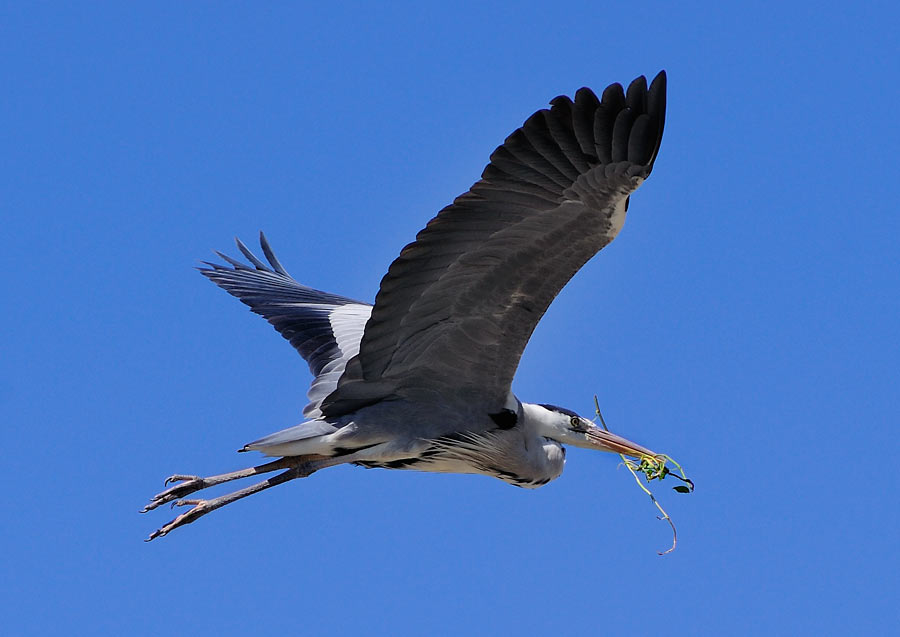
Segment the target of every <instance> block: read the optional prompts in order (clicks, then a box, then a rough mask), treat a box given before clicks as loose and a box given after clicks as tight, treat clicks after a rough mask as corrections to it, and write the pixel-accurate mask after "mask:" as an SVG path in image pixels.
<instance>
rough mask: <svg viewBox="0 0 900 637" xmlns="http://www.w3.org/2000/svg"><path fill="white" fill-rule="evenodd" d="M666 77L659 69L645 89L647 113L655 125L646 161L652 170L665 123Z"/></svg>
mask: <svg viewBox="0 0 900 637" xmlns="http://www.w3.org/2000/svg"><path fill="white" fill-rule="evenodd" d="M667 81H668V77H667V76H666V71H665V69H663V70H661V71H660V72H659V73H657V74H656V77H654V78H653V81H652V82H650V88H649V89H647V113H648V114H649V115H650V117H651V119H653V120H654V121H655V123H656V126H657V131H656V145H655V147H654V148H653V153H652V154H651V155H650V161H649V162H647V165H648V166H649V168H650V170H653V163H654V162H655V161H656V156H657V155H658V154H659V148H660V146H661V145H662V137H663V129H664V128H665V124H666V84H667ZM648 174H649V173H648Z"/></svg>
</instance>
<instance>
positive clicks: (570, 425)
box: [522, 403, 656, 458]
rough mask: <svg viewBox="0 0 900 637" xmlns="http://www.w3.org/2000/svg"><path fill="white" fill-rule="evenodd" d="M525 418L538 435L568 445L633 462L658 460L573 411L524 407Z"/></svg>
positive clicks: (643, 448)
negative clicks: (622, 457) (629, 459)
mask: <svg viewBox="0 0 900 637" xmlns="http://www.w3.org/2000/svg"><path fill="white" fill-rule="evenodd" d="M522 407H523V408H524V410H525V418H526V420H527V421H529V422H530V423H532V424H533V426H534V427H535V429H536V431H537V433H538V434H540V435H542V436H545V437H547V438H551V439H552V440H555V441H557V442H559V443H562V444H565V445H572V446H573V447H582V448H584V449H597V450H599V451H609V452H612V453H621V454H625V455H626V456H631V457H632V458H639V457H641V456H645V455H646V456H655V455H656V454H654V453H653V452H652V451H650V450H649V449H647V448H645V447H642V446H641V445H639V444H637V443H634V442H631V441H630V440H627V439H625V438H623V437H621V436H617V435H616V434H614V433H610V432H609V431H607V430H606V429H604V428H602V427H598V426H597V425H595V424H594V423H593V422H591V421H590V420H588V419H586V418H582V417H581V416H579V415H578V414H576V413H575V412H574V411H571V410H569V409H565V408H564V407H557V406H555V405H535V404H530V403H523V404H522Z"/></svg>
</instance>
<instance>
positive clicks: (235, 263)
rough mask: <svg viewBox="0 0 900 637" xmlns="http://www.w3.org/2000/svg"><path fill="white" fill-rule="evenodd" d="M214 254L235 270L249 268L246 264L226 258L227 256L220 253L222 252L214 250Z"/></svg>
mask: <svg viewBox="0 0 900 637" xmlns="http://www.w3.org/2000/svg"><path fill="white" fill-rule="evenodd" d="M215 253H216V254H217V255H218V256H219V258H220V259H222V260H223V261H225V262H227V263H229V264H231V266H232V267H233V268H234V269H235V270H249V269H250V268H249V267H248V266H247V264H246V263H241V262H240V261H238V260H237V259H232V258H231V257H230V256H228V255H227V254H224V253H222V252H219V251H218V250H216V251H215Z"/></svg>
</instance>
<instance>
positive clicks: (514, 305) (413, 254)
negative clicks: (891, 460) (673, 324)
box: [322, 72, 666, 415]
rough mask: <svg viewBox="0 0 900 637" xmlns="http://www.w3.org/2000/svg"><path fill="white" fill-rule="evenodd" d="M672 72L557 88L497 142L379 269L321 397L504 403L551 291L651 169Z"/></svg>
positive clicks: (331, 401)
mask: <svg viewBox="0 0 900 637" xmlns="http://www.w3.org/2000/svg"><path fill="white" fill-rule="evenodd" d="M665 89H666V76H665V73H664V72H661V73H660V74H659V75H657V76H656V78H655V79H654V80H653V82H652V84H651V85H650V88H649V90H648V88H647V81H646V79H645V78H644V77H639V78H637V79H636V80H634V81H633V82H632V83H631V85H630V86H629V87H628V90H627V92H626V91H624V90H623V89H622V86H621V85H619V84H613V85H611V86H609V87H608V88H607V89H606V90H605V91H604V92H603V95H602V99H600V100H598V99H597V97H596V96H595V95H594V93H592V92H591V91H590V90H589V89H586V88H582V89H580V90H579V91H578V92H577V93H576V94H575V100H574V102H573V101H572V100H571V99H569V98H568V97H557V98H556V99H554V100H553V101H552V102H551V104H552V107H551V108H550V109H549V110H546V109H545V110H540V111H538V112H537V113H535V114H534V115H532V116H531V117H530V118H528V120H527V121H526V122H525V124H524V125H523V126H522V127H521V128H520V129H518V130H516V131H515V132H514V133H513V134H512V135H510V136H509V137H508V138H507V139H506V141H505V142H504V143H503V145H502V146H500V147H499V148H497V150H495V151H494V153H493V154H492V155H491V161H490V164H488V166H487V167H486V168H485V170H484V173H483V174H482V177H481V180H480V181H478V182H477V183H476V184H475V185H474V186H472V188H471V189H470V190H469V192H467V193H465V194H463V195H461V196H460V197H458V198H457V199H456V200H455V201H454V202H453V204H451V205H450V206H447V207H446V208H444V209H443V210H442V211H441V212H440V213H439V214H438V215H437V216H436V217H435V218H434V219H432V220H431V222H429V223H428V225H427V226H426V227H425V229H424V230H422V231H421V232H420V233H419V234H418V235H417V237H416V240H415V241H414V242H413V243H411V244H409V245H408V246H406V247H405V248H404V249H403V251H402V252H401V253H400V256H399V257H397V259H396V260H395V261H394V262H393V263H392V264H391V266H390V269H389V270H388V273H387V275H386V276H385V277H384V279H382V281H381V288H380V290H379V292H378V296H377V297H376V299H375V308H374V310H373V312H372V317H371V319H370V320H369V323H368V325H367V326H366V330H365V334H364V336H363V339H362V343H361V346H360V351H359V355H358V356H356V357H355V358H354V359H353V360H351V361H350V362H349V363H348V364H347V367H346V371H345V372H344V375H343V376H342V377H341V379H340V382H339V383H338V387H337V389H336V390H335V391H334V393H332V394H331V395H330V396H328V397H327V398H326V399H325V401H324V402H323V404H322V411H323V412H324V413H325V414H326V415H339V414H342V413H346V412H349V411H352V410H354V409H357V408H359V407H360V406H362V405H365V404H368V403H372V402H375V401H377V400H380V399H382V398H385V397H388V396H392V395H400V396H415V397H417V398H418V399H420V400H422V399H426V398H427V397H428V396H433V395H436V394H437V393H439V394H440V395H441V396H442V400H445V401H447V400H453V398H454V397H458V399H459V400H460V401H465V402H466V403H468V404H471V403H472V402H473V401H479V404H481V405H483V406H484V408H485V409H489V410H499V409H500V408H502V406H503V404H504V402H505V400H506V398H507V395H508V392H509V388H510V385H511V383H512V379H513V375H514V374H515V371H516V367H517V366H518V363H519V359H520V357H521V355H522V351H523V350H524V348H525V345H526V344H527V342H528V339H529V338H530V337H531V334H532V332H533V331H534V328H535V326H536V325H537V323H538V321H539V320H540V319H541V317H542V316H543V315H544V312H545V311H546V310H547V307H548V306H549V305H550V302H551V301H552V300H553V299H554V298H555V297H556V295H557V294H558V293H559V291H560V290H561V289H562V287H563V286H564V285H565V284H566V283H567V282H568V281H569V279H570V278H571V277H572V276H573V275H574V274H575V272H577V271H578V270H579V268H581V266H583V265H584V264H585V263H586V262H587V261H588V259H590V258H591V257H592V256H593V255H595V254H596V253H597V252H598V251H599V250H600V249H601V248H603V247H604V246H605V245H606V244H607V243H609V242H610V241H611V240H612V239H613V238H614V237H615V236H616V234H617V233H618V232H619V230H620V229H621V227H622V223H623V222H624V217H625V210H626V208H627V204H628V197H629V195H630V194H631V193H632V192H634V190H635V189H637V187H638V186H639V185H640V184H641V183H642V182H643V180H644V179H646V178H647V176H648V175H649V174H650V171H651V169H652V167H653V162H654V160H655V159H656V155H657V152H658V151H659V145H660V140H661V138H662V132H663V123H664V119H665Z"/></svg>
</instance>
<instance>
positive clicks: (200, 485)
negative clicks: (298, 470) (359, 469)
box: [141, 456, 325, 513]
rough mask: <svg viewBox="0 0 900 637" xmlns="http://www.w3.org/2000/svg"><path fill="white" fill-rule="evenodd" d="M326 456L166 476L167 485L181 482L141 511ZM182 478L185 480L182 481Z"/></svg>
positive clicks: (288, 459) (281, 459)
mask: <svg viewBox="0 0 900 637" xmlns="http://www.w3.org/2000/svg"><path fill="white" fill-rule="evenodd" d="M324 457H325V456H297V457H286V458H279V459H278V460H274V461H272V462H267V463H266V464H261V465H259V466H256V467H248V468H247V469H240V470H238V471H231V472H230V473H222V474H220V475H217V476H209V477H207V478H201V477H200V476H187V475H180V474H176V475H174V476H169V477H168V478H166V482H165V485H168V484H169V483H171V482H180V484H176V485H175V486H173V487H169V488H168V489H166V490H165V491H163V492H162V493H157V494H156V495H155V496H153V499H151V500H150V502H149V503H148V504H147V506H145V507H144V508H143V509H141V513H146V512H147V511H152V510H153V509H155V508H156V507H158V506H160V505H162V504H165V503H167V502H171V501H172V500H177V499H178V498H183V497H184V496H186V495H190V494H191V493H194V492H195V491H200V490H201V489H206V488H207V487H214V486H216V485H217V484H222V483H225V482H231V481H232V480H240V479H241V478H249V477H250V476H255V475H258V474H260V473H268V472H270V471H278V470H279V469H289V468H291V467H296V466H297V465H299V464H303V463H304V462H308V461H309V460H314V459H319V458H324ZM182 480H183V481H184V482H181V481H182Z"/></svg>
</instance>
